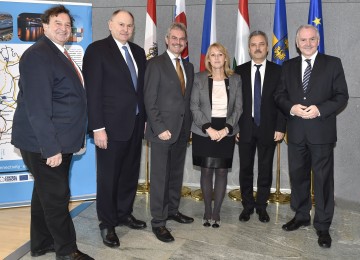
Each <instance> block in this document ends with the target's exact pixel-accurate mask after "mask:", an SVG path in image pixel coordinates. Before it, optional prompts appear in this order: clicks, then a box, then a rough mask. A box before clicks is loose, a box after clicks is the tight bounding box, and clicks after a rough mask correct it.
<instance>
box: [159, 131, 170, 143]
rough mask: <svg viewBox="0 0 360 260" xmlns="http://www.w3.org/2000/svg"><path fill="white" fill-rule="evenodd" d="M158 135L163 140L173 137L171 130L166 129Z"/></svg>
mask: <svg viewBox="0 0 360 260" xmlns="http://www.w3.org/2000/svg"><path fill="white" fill-rule="evenodd" d="M158 137H159V138H160V139H161V140H164V141H166V140H170V138H171V133H170V131H169V130H166V131H164V132H162V133H161V134H159V135H158Z"/></svg>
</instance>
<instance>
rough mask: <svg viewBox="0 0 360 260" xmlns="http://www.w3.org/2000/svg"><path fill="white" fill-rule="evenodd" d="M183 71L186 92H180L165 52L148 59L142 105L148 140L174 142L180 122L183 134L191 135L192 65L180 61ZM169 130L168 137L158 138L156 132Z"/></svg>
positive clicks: (175, 75) (174, 72) (174, 73)
mask: <svg viewBox="0 0 360 260" xmlns="http://www.w3.org/2000/svg"><path fill="white" fill-rule="evenodd" d="M182 62H183V65H184V70H185V74H186V89H185V95H184V96H183V95H182V93H181V87H180V81H179V78H178V76H177V74H176V70H175V68H174V65H173V63H172V61H171V59H170V57H169V55H168V54H167V52H165V53H163V54H162V55H160V56H157V57H154V58H152V59H151V60H149V62H148V64H147V68H146V72H145V86H144V96H145V108H146V113H147V127H146V132H145V137H146V139H147V140H149V141H151V142H157V143H169V144H172V143H174V142H176V140H177V139H178V137H179V134H180V131H181V127H182V124H183V123H184V128H185V131H186V134H187V135H188V136H189V137H190V126H191V122H192V118H191V113H190V95H191V89H192V85H193V81H194V66H193V65H192V64H191V63H189V62H187V61H185V60H183V61H182ZM166 130H169V131H170V132H171V138H170V140H161V139H160V138H159V137H158V135H159V134H161V133H162V132H164V131H166Z"/></svg>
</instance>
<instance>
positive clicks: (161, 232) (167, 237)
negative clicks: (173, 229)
mask: <svg viewBox="0 0 360 260" xmlns="http://www.w3.org/2000/svg"><path fill="white" fill-rule="evenodd" d="M152 231H153V233H154V234H155V236H156V237H157V239H159V240H160V241H162V242H165V243H168V242H172V241H174V240H175V239H174V237H173V236H172V235H171V234H170V231H169V230H168V229H167V228H166V227H165V226H162V227H153V228H152Z"/></svg>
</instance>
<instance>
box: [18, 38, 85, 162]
mask: <svg viewBox="0 0 360 260" xmlns="http://www.w3.org/2000/svg"><path fill="white" fill-rule="evenodd" d="M19 69H20V80H19V89H20V91H19V94H18V99H17V108H16V111H15V114H14V122H13V129H12V141H11V143H12V144H13V145H14V146H15V147H17V148H20V149H22V150H25V151H28V152H36V153H41V154H42V156H43V157H44V158H48V157H51V156H54V155H55V154H57V153H60V152H61V153H74V152H78V151H79V150H80V148H81V146H82V145H83V143H84V136H85V130H86V94H85V89H84V87H83V86H82V83H81V81H80V80H79V78H78V75H77V73H76V71H75V68H74V66H73V65H72V64H71V62H70V61H69V60H68V59H67V58H66V56H65V55H64V54H63V53H62V52H61V51H60V50H59V49H58V48H57V47H56V46H55V44H54V43H53V42H52V41H51V40H49V39H48V38H47V37H46V36H44V37H42V38H41V39H39V40H38V41H37V42H36V43H35V44H34V45H32V46H31V47H30V48H29V49H27V50H26V51H25V52H24V54H23V55H22V57H21V60H20V65H19Z"/></svg>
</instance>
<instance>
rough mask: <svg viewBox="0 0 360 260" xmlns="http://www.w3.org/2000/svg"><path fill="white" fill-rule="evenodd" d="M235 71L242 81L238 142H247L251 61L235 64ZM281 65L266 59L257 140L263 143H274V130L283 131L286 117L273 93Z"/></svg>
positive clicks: (251, 124)
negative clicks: (277, 104) (241, 106)
mask: <svg viewBox="0 0 360 260" xmlns="http://www.w3.org/2000/svg"><path fill="white" fill-rule="evenodd" d="M235 72H236V73H238V74H239V75H240V76H241V79H242V83H243V87H242V90H243V100H244V103H243V109H244V111H243V113H242V115H241V117H240V120H239V126H240V139H239V142H244V143H248V142H250V140H251V137H252V131H253V127H252V126H253V123H252V122H253V119H252V107H253V104H252V85H251V61H249V62H247V63H244V64H242V65H240V66H237V67H236V69H235ZM280 73H281V67H280V66H279V65H277V64H275V63H273V62H270V61H266V68H265V76H264V83H263V88H262V93H261V108H260V118H261V120H260V126H259V142H261V143H263V144H272V143H274V133H275V131H278V132H282V133H285V131H286V119H285V116H284V115H283V114H282V112H281V111H280V110H279V109H278V108H277V106H276V103H275V100H274V96H273V95H274V93H275V90H276V87H277V86H278V84H279V81H280Z"/></svg>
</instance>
